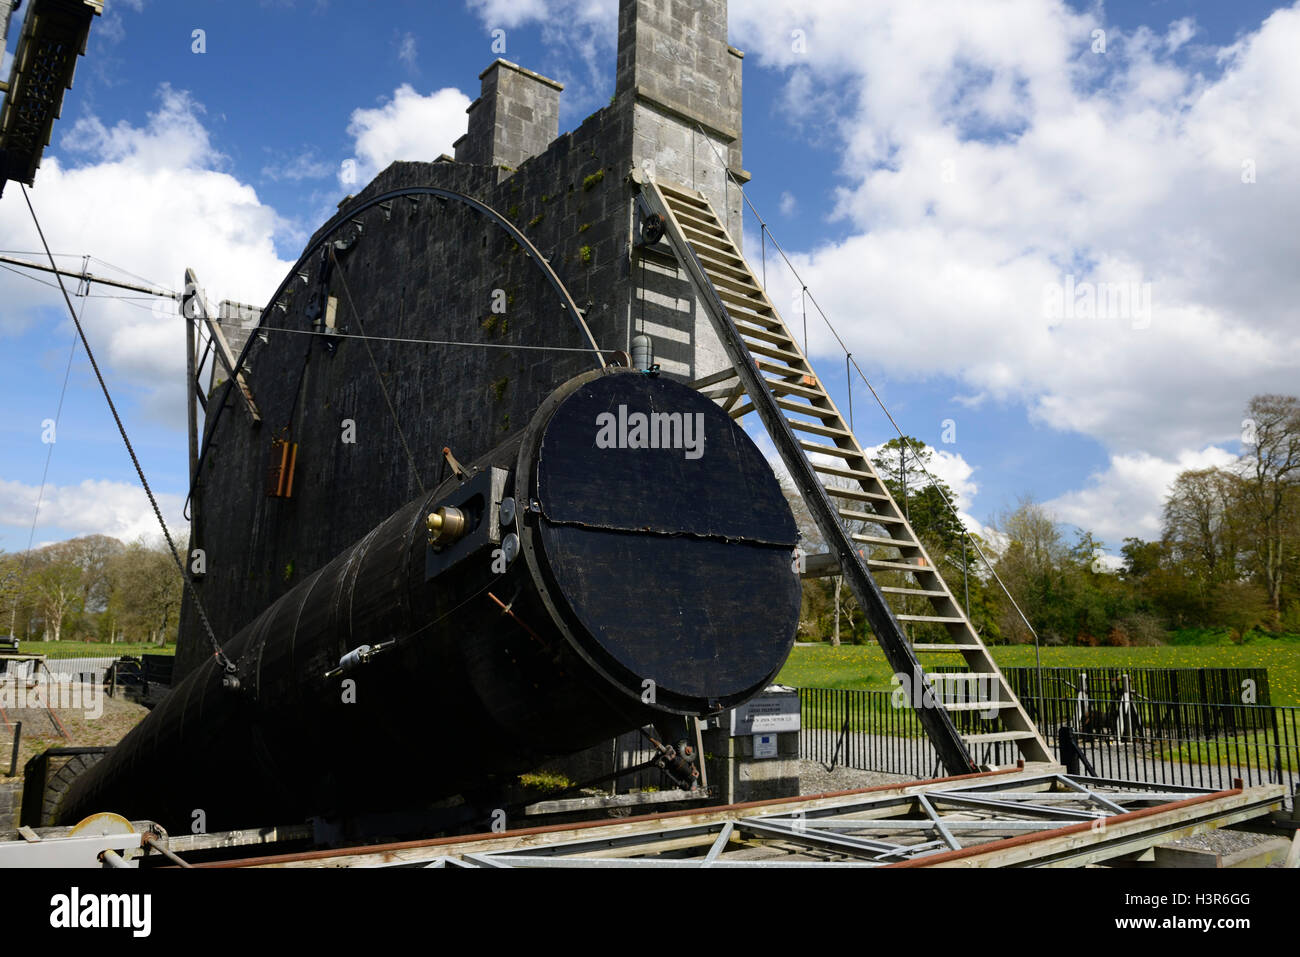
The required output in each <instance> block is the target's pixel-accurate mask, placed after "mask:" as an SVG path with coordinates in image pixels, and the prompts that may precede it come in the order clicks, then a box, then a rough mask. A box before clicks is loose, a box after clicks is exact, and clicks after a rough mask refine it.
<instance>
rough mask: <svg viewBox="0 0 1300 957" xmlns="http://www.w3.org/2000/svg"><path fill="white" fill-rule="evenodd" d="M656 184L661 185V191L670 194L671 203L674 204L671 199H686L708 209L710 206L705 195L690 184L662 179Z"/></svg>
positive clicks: (656, 181)
mask: <svg viewBox="0 0 1300 957" xmlns="http://www.w3.org/2000/svg"><path fill="white" fill-rule="evenodd" d="M655 185H656V186H658V187H659V191H660V192H661V193H666V194H667V195H668V197H669V198H670V202H669V205H672V202H671V200H678V199H680V200H685V201H686V202H688V203H694V204H695V205H696V206H703V207H704V208H706V209H707V208H708V204H707V203H706V202H705V200H704V198H703V196H702V195H701V194H700V193H699V192H698V191H697V190H694V189H691V188H690V187H689V186H679V185H678V184H676V183H673V182H669V181H668V180H662V179H659V180H655Z"/></svg>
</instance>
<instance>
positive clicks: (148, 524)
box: [0, 479, 189, 546]
mask: <svg viewBox="0 0 1300 957" xmlns="http://www.w3.org/2000/svg"><path fill="white" fill-rule="evenodd" d="M39 492H40V487H39V486H36V485H24V484H23V483H22V482H10V481H7V480H5V479H0V525H10V526H15V527H18V528H22V529H24V530H26V529H28V528H30V527H31V522H32V513H33V510H34V509H35V508H36V498H37V495H38V493H39ZM154 494H155V496H156V497H157V499H158V507H159V508H160V509H161V510H162V513H163V518H164V519H165V520H166V522H167V525H168V527H169V528H170V529H171V531H172V534H173V535H176V534H182V535H183V534H185V533H186V531H187V530H188V527H189V526H188V523H187V522H186V521H185V520H184V517H183V516H182V514H181V510H182V507H183V505H184V497H183V496H181V495H169V494H158V493H157V492H155V493H154ZM40 527H41V528H42V529H50V528H58V529H61V530H63V531H65V532H66V533H67V535H68V537H76V536H79V535H108V536H111V537H113V538H117V539H120V540H122V541H124V542H132V541H134V540H135V539H137V538H140V537H144V538H145V539H147V540H153V539H154V538H156V537H158V535H159V534H160V529H159V528H158V520H157V519H156V518H155V517H154V514H153V509H151V508H150V507H149V499H148V498H147V497H146V496H145V494H144V489H142V488H140V486H138V485H132V484H128V483H126V482H111V481H104V480H96V479H85V480H84V481H82V482H80V483H78V484H77V485H61V486H55V485H47V486H46V487H45V494H44V496H43V497H42V498H41V513H40ZM26 538H27V536H26V535H24V536H23V544H24V546H25V545H26Z"/></svg>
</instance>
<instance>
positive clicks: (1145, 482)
mask: <svg viewBox="0 0 1300 957" xmlns="http://www.w3.org/2000/svg"><path fill="white" fill-rule="evenodd" d="M1235 459H1236V456H1234V455H1232V454H1231V453H1229V452H1225V451H1223V449H1220V448H1215V447H1214V446H1210V447H1208V448H1205V449H1202V450H1200V451H1199V452H1196V451H1186V452H1182V453H1181V454H1179V455H1178V456H1176V457H1174V458H1170V459H1164V458H1159V457H1157V456H1154V455H1148V454H1146V453H1143V452H1139V453H1133V454H1127V455H1114V456H1111V459H1110V464H1109V465H1108V466H1107V468H1106V469H1105V470H1104V471H1100V472H1094V473H1093V474H1092V475H1090V476H1089V477H1088V484H1087V485H1086V486H1085V487H1084V488H1082V489H1079V490H1077V491H1073V492H1067V493H1066V494H1065V495H1061V496H1059V497H1057V498H1054V499H1052V500H1051V501H1049V502H1047V503H1045V505H1046V508H1047V509H1048V510H1049V511H1050V512H1051V513H1052V514H1053V515H1055V516H1056V518H1057V519H1058V520H1060V521H1063V522H1068V523H1070V524H1071V525H1076V526H1078V527H1079V528H1083V529H1087V530H1089V531H1091V532H1092V533H1093V534H1095V535H1096V536H1097V537H1098V538H1100V539H1102V540H1104V541H1106V542H1108V543H1110V544H1111V545H1112V546H1114V547H1118V545H1119V543H1120V542H1121V541H1122V540H1123V539H1125V538H1128V537H1137V538H1144V539H1155V538H1159V537H1160V516H1161V512H1162V510H1163V509H1164V502H1165V497H1166V496H1167V495H1168V494H1169V487H1170V485H1171V484H1173V481H1174V479H1175V478H1177V477H1178V473H1180V472H1183V471H1186V470H1187V469H1204V468H1211V467H1215V466H1218V467H1223V466H1227V465H1230V464H1232V462H1233V461H1235Z"/></svg>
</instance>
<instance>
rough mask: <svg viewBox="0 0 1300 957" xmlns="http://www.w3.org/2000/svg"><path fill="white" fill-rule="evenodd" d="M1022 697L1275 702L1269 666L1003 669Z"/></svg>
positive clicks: (944, 670)
mask: <svg viewBox="0 0 1300 957" xmlns="http://www.w3.org/2000/svg"><path fill="white" fill-rule="evenodd" d="M927 671H929V672H930V673H931V674H952V673H960V672H965V671H966V669H965V668H964V667H962V666H957V665H952V666H943V667H939V668H929V669H927ZM1002 674H1003V675H1005V676H1006V679H1007V683H1008V684H1010V685H1011V690H1012V691H1013V692H1015V695H1016V697H1018V698H1022V699H1023V698H1037V697H1039V696H1040V695H1041V696H1042V697H1044V698H1075V697H1078V696H1079V695H1080V694H1082V695H1085V696H1087V697H1090V698H1108V697H1109V698H1118V697H1119V696H1120V695H1121V694H1122V693H1123V692H1124V689H1125V686H1126V685H1127V688H1128V690H1129V693H1130V695H1131V696H1132V697H1134V698H1146V699H1148V700H1151V701H1165V702H1172V703H1175V704H1184V705H1192V704H1207V705H1219V704H1270V703H1271V702H1272V699H1271V698H1270V697H1269V689H1268V669H1267V668H1097V667H1087V668H1043V669H1042V687H1041V689H1040V687H1039V669H1037V668H1032V667H1017V668H1003V669H1002Z"/></svg>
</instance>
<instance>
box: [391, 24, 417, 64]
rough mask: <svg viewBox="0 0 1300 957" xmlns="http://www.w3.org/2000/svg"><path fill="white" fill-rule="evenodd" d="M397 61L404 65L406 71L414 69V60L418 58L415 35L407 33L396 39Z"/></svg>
mask: <svg viewBox="0 0 1300 957" xmlns="http://www.w3.org/2000/svg"><path fill="white" fill-rule="evenodd" d="M395 45H396V46H397V59H399V60H401V61H402V62H403V63H405V64H406V68H407V69H408V70H415V69H416V60H417V58H418V56H419V54H418V52H417V50H416V44H415V34H413V33H410V32H407V33H403V34H402V35H401V36H400V37H398V38H397V41H396V44H395Z"/></svg>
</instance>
